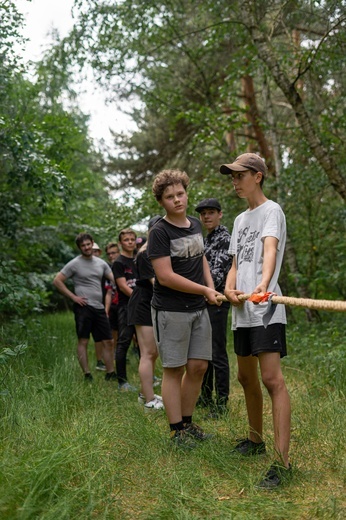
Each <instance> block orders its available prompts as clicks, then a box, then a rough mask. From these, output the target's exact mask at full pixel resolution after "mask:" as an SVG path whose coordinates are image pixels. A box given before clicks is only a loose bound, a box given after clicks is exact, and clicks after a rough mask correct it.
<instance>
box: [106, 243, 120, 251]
mask: <svg viewBox="0 0 346 520" xmlns="http://www.w3.org/2000/svg"><path fill="white" fill-rule="evenodd" d="M111 247H116V248H117V250H118V251H119V252H120V248H119V246H118V244H117V243H116V242H108V244H107V245H106V247H105V251H106V253H108V249H110V248H111Z"/></svg>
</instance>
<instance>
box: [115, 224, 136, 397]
mask: <svg viewBox="0 0 346 520" xmlns="http://www.w3.org/2000/svg"><path fill="white" fill-rule="evenodd" d="M136 238H137V235H136V233H135V231H133V229H130V228H126V229H123V230H122V231H120V233H119V244H120V246H121V254H120V255H119V256H118V258H117V259H116V260H115V262H114V263H113V265H112V271H113V274H114V278H115V283H116V286H117V291H118V342H117V347H116V352H115V361H116V369H117V375H118V382H119V390H123V391H136V388H135V387H134V386H132V385H130V383H128V381H127V373H126V356H127V351H128V349H129V346H130V345H131V341H132V338H133V335H134V334H135V327H134V326H133V325H128V324H127V304H128V302H129V299H130V296H131V294H132V291H133V288H134V287H135V285H136V265H135V262H134V258H133V254H134V250H135V248H136Z"/></svg>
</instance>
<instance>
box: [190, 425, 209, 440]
mask: <svg viewBox="0 0 346 520" xmlns="http://www.w3.org/2000/svg"><path fill="white" fill-rule="evenodd" d="M184 426H185V431H186V432H187V433H188V434H189V435H191V437H193V438H194V439H196V440H198V441H206V440H208V439H211V438H212V437H213V435H212V434H211V433H205V431H204V430H202V428H201V427H200V426H198V425H197V424H196V423H190V424H184Z"/></svg>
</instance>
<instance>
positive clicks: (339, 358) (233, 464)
mask: <svg viewBox="0 0 346 520" xmlns="http://www.w3.org/2000/svg"><path fill="white" fill-rule="evenodd" d="M323 319H324V321H323V322H322V323H321V324H308V323H305V322H304V321H302V320H301V317H300V316H299V315H298V318H297V321H296V323H295V324H294V325H291V326H289V327H288V348H289V356H288V357H287V358H285V359H284V361H283V366H284V373H285V377H286V381H287V385H288V388H289V391H290V395H291V400H292V410H293V416H292V443H291V461H292V464H293V479H292V481H291V482H290V483H289V484H288V485H287V486H285V487H283V488H282V489H280V490H277V491H272V492H265V491H259V490H257V489H256V488H255V484H256V482H257V480H258V478H259V476H260V475H261V474H262V472H263V471H264V470H266V468H267V466H268V465H269V464H270V463H271V460H272V457H273V437H272V433H271V430H272V427H271V413H270V407H269V399H268V397H267V396H266V397H265V418H264V419H265V440H266V442H267V445H268V454H267V455H266V456H264V457H261V458H257V459H249V460H247V459H245V460H244V459H239V458H238V457H236V456H233V455H231V453H230V450H231V447H232V444H233V443H234V441H235V439H236V438H237V437H239V436H243V435H244V434H246V414H245V406H244V400H243V396H242V392H241V390H240V387H239V384H238V383H237V381H236V369H235V359H234V355H233V354H232V353H231V354H230V359H231V364H232V375H231V399H230V410H229V414H228V415H227V416H225V417H223V418H222V419H218V420H207V418H206V416H205V413H204V412H203V411H202V410H200V409H198V410H197V411H196V415H195V417H194V419H195V420H196V422H198V423H199V424H201V426H203V428H204V429H205V430H208V431H210V432H212V433H214V438H213V439H212V440H210V441H208V442H206V443H204V444H202V445H200V446H198V448H197V449H195V450H193V451H191V452H188V453H186V452H181V451H176V450H174V449H173V448H172V447H171V444H170V441H169V438H168V429H167V423H166V418H165V415H164V413H162V412H154V413H144V411H143V409H142V408H141V407H140V405H138V403H137V396H136V394H130V393H126V394H123V393H119V392H118V391H117V388H116V385H114V383H112V382H111V383H106V382H105V381H104V375H103V373H99V372H96V371H95V370H93V373H94V382H93V383H92V384H86V383H85V382H84V381H83V378H82V374H81V372H80V369H79V366H78V364H77V361H76V357H75V343H76V339H75V333H74V324H73V317H72V314H71V313H62V314H55V315H49V316H42V317H41V318H40V319H37V320H30V321H27V322H26V324H25V326H23V325H22V326H19V325H15V324H12V325H8V326H4V327H3V328H2V330H1V348H0V354H1V355H0V385H1V386H0V392H1V395H0V406H1V409H0V410H1V414H0V417H1V430H0V435H1V447H0V453H1V472H0V518H2V519H20V520H24V519H25V520H26V519H53V518H54V519H59V520H60V519H69V520H70V519H87V518H90V519H91V518H100V519H121V520H122V519H124V520H127V519H129V520H131V519H135V518H139V519H148V520H149V519H179V520H183V519H184V520H185V519H186V520H191V519H193V520H194V519H202V518H203V519H205V518H207V519H219V518H222V519H244V520H247V519H249V520H250V519H267V520H272V519H285V520H286V519H295V520H296V519H316V518H324V519H331V518H335V519H342V518H344V517H345V515H346V504H345V492H344V491H345V483H346V482H345V480H346V477H345V470H346V466H345V454H344V453H345V426H346V425H345V416H346V413H345V412H346V406H345V380H346V377H345V365H346V343H345V332H346V325H345V320H344V317H343V316H341V315H335V316H334V315H333V316H331V315H328V316H326V317H325V318H324V317H323ZM229 343H230V344H229V349H230V352H231V350H232V344H231V339H230V342H229ZM89 355H90V358H91V359H92V363H91V366H92V367H94V349H93V347H92V344H91V345H90V348H89ZM128 357H129V363H128V373H129V379H130V382H131V383H133V384H136V385H138V375H137V363H138V361H137V358H136V356H135V355H134V354H133V353H132V352H131V351H130V352H129V356H128ZM160 371H161V370H160V365H159V364H158V367H157V372H158V375H159V374H160Z"/></svg>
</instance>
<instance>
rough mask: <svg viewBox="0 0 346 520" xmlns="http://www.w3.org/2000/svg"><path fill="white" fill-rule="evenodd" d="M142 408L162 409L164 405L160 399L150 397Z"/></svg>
mask: <svg viewBox="0 0 346 520" xmlns="http://www.w3.org/2000/svg"><path fill="white" fill-rule="evenodd" d="M144 408H146V409H147V410H164V409H165V406H164V404H163V401H162V399H157V398H156V397H154V399H152V400H151V401H149V402H148V403H145V405H144Z"/></svg>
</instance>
